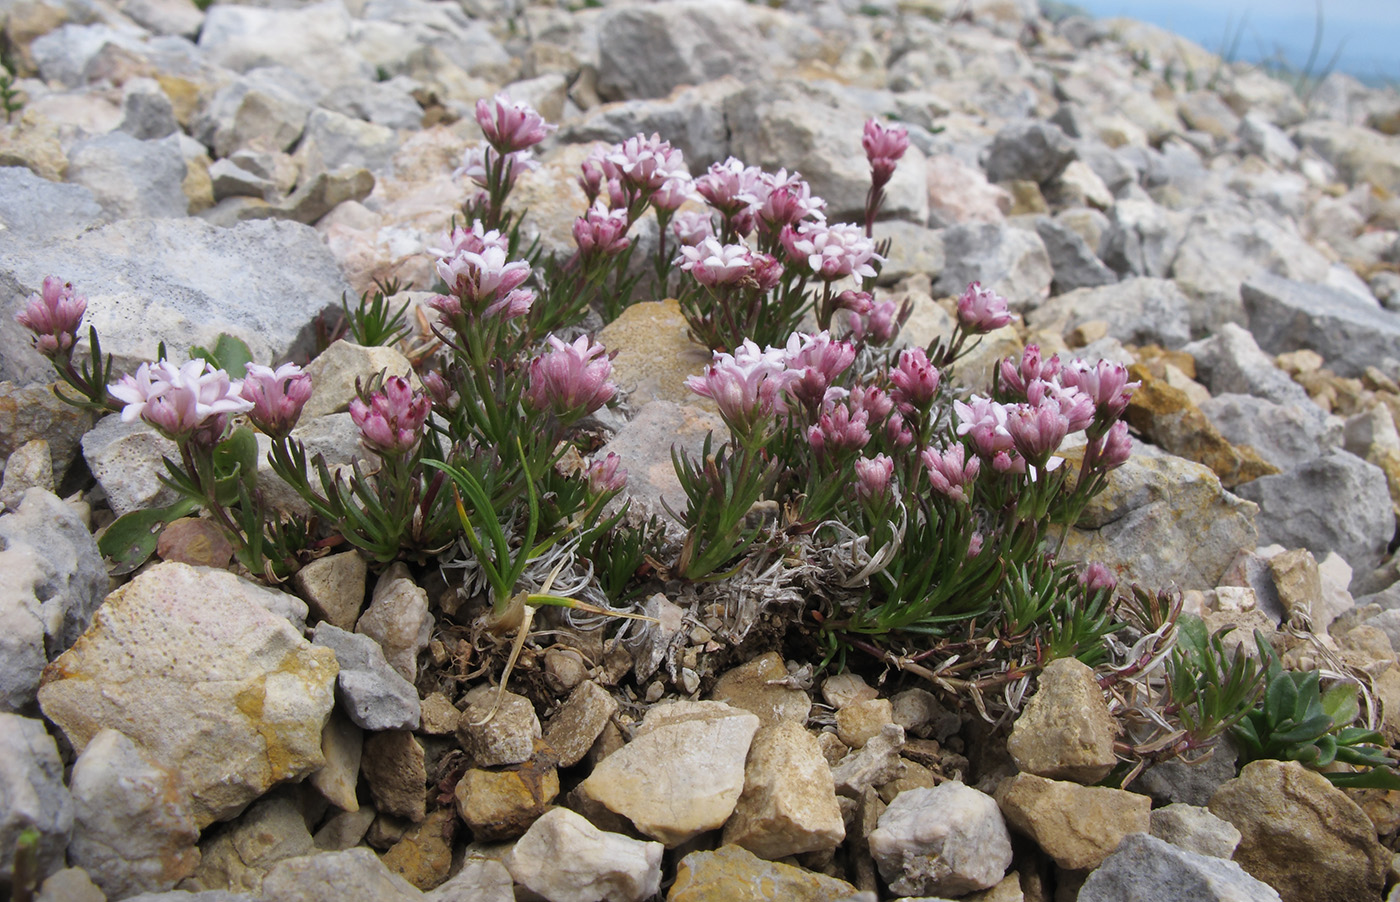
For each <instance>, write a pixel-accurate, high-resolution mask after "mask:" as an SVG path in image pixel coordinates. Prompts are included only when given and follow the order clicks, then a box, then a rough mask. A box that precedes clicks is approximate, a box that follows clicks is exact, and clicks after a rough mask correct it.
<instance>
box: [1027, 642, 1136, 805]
mask: <svg viewBox="0 0 1400 902" xmlns="http://www.w3.org/2000/svg"><path fill="white" fill-rule="evenodd" d="M1117 733H1118V725H1117V723H1116V722H1115V721H1114V719H1113V716H1112V715H1111V714H1109V713H1108V704H1107V703H1106V702H1105V701H1104V698H1103V692H1102V690H1100V689H1099V683H1098V680H1097V679H1096V678H1095V677H1094V670H1093V668H1091V667H1089V666H1088V665H1086V664H1084V663H1083V662H1082V661H1079V660H1077V659H1075V658H1059V659H1057V660H1054V661H1051V662H1050V663H1049V664H1047V665H1046V666H1045V669H1044V670H1042V671H1041V673H1040V682H1039V687H1038V688H1037V689H1036V693H1035V695H1034V696H1032V697H1031V700H1030V701H1029V702H1027V703H1026V708H1025V710H1024V711H1023V712H1022V713H1021V716H1020V717H1018V718H1017V719H1016V725H1015V726H1014V727H1013V728H1012V730H1011V738H1010V739H1009V740H1007V743H1006V750H1007V751H1008V752H1010V753H1011V757H1012V758H1013V759H1015V761H1016V766H1017V767H1019V768H1020V769H1021V770H1023V771H1025V772H1026V773H1030V774H1035V775H1037V776H1040V777H1048V778H1050V779H1052V780H1070V781H1073V782H1075V783H1086V784H1087V783H1097V782H1098V781H1099V780H1102V779H1103V778H1104V777H1106V776H1108V772H1109V771H1111V770H1113V766H1114V765H1115V764H1116V763H1117V761H1118V758H1117V756H1116V755H1114V753H1113V740H1114V738H1115V737H1116V735H1117Z"/></svg>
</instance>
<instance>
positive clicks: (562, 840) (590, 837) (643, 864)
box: [505, 808, 666, 902]
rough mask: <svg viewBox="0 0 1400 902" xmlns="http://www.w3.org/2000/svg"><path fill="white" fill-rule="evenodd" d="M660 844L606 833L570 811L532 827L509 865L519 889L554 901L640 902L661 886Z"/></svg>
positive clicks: (559, 812)
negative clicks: (526, 889) (521, 888)
mask: <svg viewBox="0 0 1400 902" xmlns="http://www.w3.org/2000/svg"><path fill="white" fill-rule="evenodd" d="M665 851H666V849H665V847H664V846H663V845H662V844H661V843H659V842H642V841H639V840H635V839H631V838H629V837H626V836H621V835H619V834H616V833H604V832H603V831H601V830H599V829H598V828H597V827H594V826H593V825H592V824H591V823H589V822H588V820H587V819H586V818H584V817H582V816H581V815H578V814H575V813H574V812H572V811H570V810H569V809H567V808H554V809H552V810H550V811H548V812H546V813H545V814H544V815H543V816H542V817H540V818H539V819H538V820H536V821H535V822H534V823H533V824H531V825H530V829H529V830H527V831H525V835H524V836H522V837H520V840H519V841H518V842H516V844H515V846H514V847H513V848H512V849H511V851H510V854H508V855H507V856H506V858H505V866H506V868H507V869H508V870H509V871H510V875H511V877H513V878H514V879H515V880H516V881H517V882H519V883H520V884H521V885H523V886H526V887H528V888H529V889H530V890H531V891H533V892H536V893H539V894H540V895H541V896H543V897H544V898H546V899H549V900H550V902H595V900H608V902H640V900H642V899H646V898H650V897H651V896H653V895H654V894H655V893H656V892H657V891H658V890H659V888H660V885H661V856H662V854H664V853H665Z"/></svg>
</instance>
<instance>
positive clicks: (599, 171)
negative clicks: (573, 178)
mask: <svg viewBox="0 0 1400 902" xmlns="http://www.w3.org/2000/svg"><path fill="white" fill-rule="evenodd" d="M607 155H608V152H607V151H606V150H604V149H603V148H602V147H595V148H593V149H592V150H591V151H589V153H588V156H586V157H584V158H583V162H582V163H580V164H579V168H580V169H582V170H583V174H582V175H580V176H579V178H578V183H579V187H581V188H582V189H583V193H584V194H586V195H588V202H589V203H590V204H591V203H593V202H594V201H595V200H597V199H598V195H599V193H601V192H602V190H603V184H604V183H605V182H606V181H607V180H608V179H609V178H613V177H614V176H615V175H616V171H617V170H616V167H614V166H613V165H612V164H610V163H608V161H607Z"/></svg>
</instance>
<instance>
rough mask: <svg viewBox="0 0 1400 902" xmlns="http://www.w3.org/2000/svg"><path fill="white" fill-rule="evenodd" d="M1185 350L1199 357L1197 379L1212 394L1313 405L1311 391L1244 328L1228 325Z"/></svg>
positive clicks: (1232, 324) (1196, 357) (1197, 359)
mask: <svg viewBox="0 0 1400 902" xmlns="http://www.w3.org/2000/svg"><path fill="white" fill-rule="evenodd" d="M1182 350H1183V351H1185V352H1186V353H1188V354H1190V355H1191V356H1192V357H1194V358H1195V360H1196V379H1197V380H1198V381H1199V382H1200V383H1201V384H1202V385H1204V386H1205V387H1206V388H1208V389H1210V390H1211V393H1212V394H1215V395H1225V394H1235V395H1253V396H1255V397H1257V398H1264V399H1265V400H1268V401H1273V402H1275V403H1277V404H1288V405H1294V404H1296V405H1304V404H1312V403H1313V402H1312V399H1311V398H1309V397H1308V392H1307V390H1306V389H1305V388H1303V387H1302V386H1301V385H1299V384H1298V383H1296V382H1294V381H1293V379H1292V377H1290V376H1289V375H1288V374H1287V373H1285V372H1284V371H1283V370H1281V369H1279V368H1278V367H1277V366H1275V365H1274V361H1273V358H1272V357H1271V356H1270V355H1269V354H1265V353H1264V351H1263V349H1261V348H1260V347H1259V344H1258V342H1256V341H1255V340H1254V336H1253V335H1252V334H1251V333H1250V332H1249V331H1248V330H1246V329H1245V328H1244V327H1242V326H1238V325H1236V324H1234V323H1226V324H1225V325H1223V326H1221V327H1220V330H1219V331H1218V332H1216V333H1215V334H1214V335H1212V336H1210V337H1209V338H1202V339H1201V340H1199V341H1193V342H1191V344H1189V345H1187V346H1186V347H1184V348H1182Z"/></svg>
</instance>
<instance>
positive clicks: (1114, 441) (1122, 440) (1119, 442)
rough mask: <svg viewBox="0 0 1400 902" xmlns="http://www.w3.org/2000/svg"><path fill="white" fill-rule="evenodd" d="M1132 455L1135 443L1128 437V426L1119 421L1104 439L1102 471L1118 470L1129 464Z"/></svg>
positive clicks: (1100, 454)
mask: <svg viewBox="0 0 1400 902" xmlns="http://www.w3.org/2000/svg"><path fill="white" fill-rule="evenodd" d="M1132 453H1133V441H1132V439H1130V438H1129V437H1128V424H1127V423H1125V422H1123V421H1122V420H1119V421H1118V422H1116V423H1114V424H1113V425H1112V426H1111V427H1109V430H1108V434H1107V435H1105V436H1104V437H1103V446H1102V450H1101V451H1100V452H1099V458H1098V466H1099V468H1100V469H1102V470H1113V469H1117V468H1118V467H1121V466H1123V464H1125V463H1127V462H1128V457H1129V456H1130V455H1131V454H1132Z"/></svg>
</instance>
